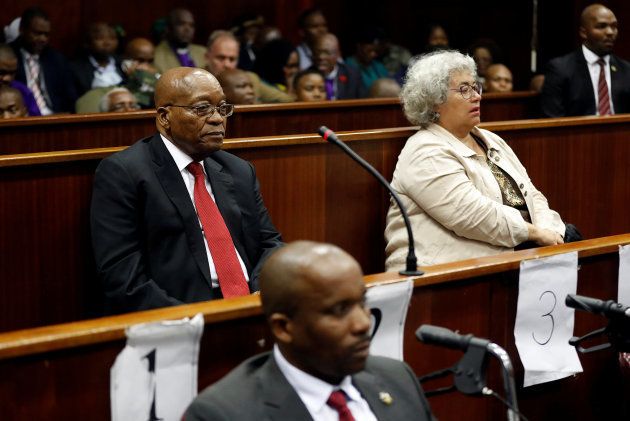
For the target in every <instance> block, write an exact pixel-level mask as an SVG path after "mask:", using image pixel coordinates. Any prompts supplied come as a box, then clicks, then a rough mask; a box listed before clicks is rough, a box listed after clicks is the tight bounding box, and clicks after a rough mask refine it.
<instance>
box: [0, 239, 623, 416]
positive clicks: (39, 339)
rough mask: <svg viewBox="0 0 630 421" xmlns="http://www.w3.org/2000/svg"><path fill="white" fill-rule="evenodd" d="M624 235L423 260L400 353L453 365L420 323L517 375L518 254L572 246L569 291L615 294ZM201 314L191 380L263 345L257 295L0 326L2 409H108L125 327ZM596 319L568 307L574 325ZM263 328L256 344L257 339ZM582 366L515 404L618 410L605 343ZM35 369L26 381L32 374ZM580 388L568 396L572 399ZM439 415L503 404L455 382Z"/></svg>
mask: <svg viewBox="0 0 630 421" xmlns="http://www.w3.org/2000/svg"><path fill="white" fill-rule="evenodd" d="M628 242H630V234H627V235H623V236H616V237H610V238H601V239H597V240H590V241H585V242H582V243H574V244H566V245H562V246H554V247H546V248H540V249H535V250H525V251H521V252H516V253H506V254H503V255H500V256H490V257H485V258H480V259H471V260H467V261H461V262H454V263H449V264H444V265H438V266H433V267H428V268H426V271H427V274H426V275H425V276H423V277H419V278H415V288H414V293H413V297H412V301H411V306H410V308H409V313H408V316H407V322H406V327H405V353H404V354H405V360H406V361H407V362H408V363H409V364H410V365H411V366H412V368H413V369H414V370H415V372H416V373H417V374H419V375H421V374H426V373H428V372H431V371H434V370H437V369H440V368H444V367H448V366H451V365H452V364H454V363H455V362H456V361H457V360H458V359H459V358H460V357H461V355H462V354H461V353H459V352H456V351H450V350H444V349H442V348H439V347H434V346H428V345H423V344H420V343H418V342H417V341H416V339H415V338H414V331H415V330H416V328H417V327H418V326H419V325H420V324H423V323H431V324H436V325H441V326H446V327H449V328H451V329H459V330H460V331H461V332H462V333H469V332H470V333H474V334H475V335H477V336H480V337H486V338H489V339H490V340H492V341H493V342H495V343H498V344H499V345H501V346H504V347H505V348H506V349H507V350H508V351H509V353H510V355H511V357H512V361H513V362H514V364H515V366H516V368H517V382H518V384H521V382H522V367H521V365H520V363H519V361H518V354H517V353H516V351H515V348H514V344H513V341H514V340H513V335H512V331H513V327H514V317H515V310H516V300H517V289H518V283H517V282H516V277H517V270H518V267H519V264H520V261H521V260H522V259H531V258H537V257H544V256H549V255H553V254H557V253H563V252H567V251H572V250H575V251H578V252H579V254H580V265H581V270H580V272H579V273H578V276H579V281H578V293H580V294H585V295H592V296H596V297H600V298H604V299H607V298H614V296H615V290H616V272H617V269H616V268H617V257H616V253H617V247H618V245H621V244H627V243H628ZM395 279H400V277H398V276H397V275H396V274H391V273H390V274H378V275H372V276H366V277H365V280H366V282H368V283H374V282H383V281H388V280H389V281H391V280H395ZM197 312H201V313H203V314H204V317H205V320H206V326H205V330H204V335H203V337H202V343H201V347H200V358H199V361H200V366H199V387H200V388H204V387H206V386H207V385H209V384H211V383H213V382H214V381H216V380H218V379H219V378H220V377H222V376H223V375H224V374H225V373H226V372H228V371H229V370H230V369H231V368H233V367H234V366H236V365H237V364H238V363H239V362H240V361H242V360H243V359H245V358H246V357H248V356H250V355H253V354H255V353H257V352H259V351H261V350H263V349H269V347H270V342H269V338H270V337H269V333H268V331H267V329H266V327H265V326H264V321H263V319H262V316H261V315H260V301H259V298H258V297H257V296H249V297H241V298H237V299H233V300H221V301H214V302H206V303H197V304H192V305H186V306H179V307H173V308H167V309H160V310H152V311H147V312H139V313H134V314H128V315H122V316H114V317H107V318H102V319H96V320H89V321H85V322H79V323H72V324H67V325H57V326H49V327H45V328H38V329H31V330H24V331H16V332H9V333H4V334H0V377H1V378H2V379H3V382H0V402H3V405H2V406H3V407H2V410H3V411H2V412H3V415H4V417H5V418H7V419H77V418H80V419H84V418H88V417H89V419H94V420H106V419H109V393H108V391H109V369H110V367H111V365H112V364H113V362H114V360H115V357H116V355H117V353H118V352H120V351H121V350H122V348H123V346H124V340H123V338H124V329H125V327H127V326H129V325H132V324H136V323H143V322H148V321H157V320H165V319H178V318H181V317H184V316H192V315H194V314H196V313H197ZM603 324H604V319H603V318H600V317H597V316H594V315H589V314H583V313H578V314H577V315H576V328H575V331H576V333H578V334H583V333H585V332H587V331H589V330H592V329H594V328H596V327H599V326H601V325H603ZM260 339H264V340H265V341H264V344H263V346H262V347H261V346H260V344H259V340H260ZM581 361H582V364H583V366H584V373H583V374H580V375H578V376H576V377H574V378H569V379H565V380H561V381H557V382H552V383H549V384H545V385H540V386H535V387H532V388H527V389H520V390H519V403H520V407H521V410H522V411H523V412H524V414H525V415H527V416H528V417H529V418H530V419H532V420H534V419H536V420H550V421H551V420H557V419H565V418H566V419H575V420H593V419H626V418H627V416H628V415H630V413H628V410H627V407H626V406H625V405H626V404H625V397H624V394H623V383H622V379H621V377H620V375H619V370H618V368H617V365H616V354H614V353H613V352H610V351H604V352H600V353H598V354H593V355H586V356H582V357H581ZM490 370H491V371H490V385H491V387H493V388H494V389H495V390H497V391H502V386H501V384H500V383H497V381H496V379H497V375H498V372H497V366H496V365H494V364H491V365H490ZM33 379H37V381H35V382H34V381H33ZM576 396H579V397H580V398H579V399H575V397H576ZM430 403H431V405H432V409H433V411H434V413H435V415H436V416H437V417H438V418H439V419H440V420H461V419H462V416H461V414H462V413H464V412H465V413H466V414H467V417H466V419H471V420H502V419H505V409H504V408H503V406H502V405H501V404H500V403H498V402H497V401H496V400H493V399H491V398H471V397H465V396H462V395H460V394H458V393H453V394H449V395H446V396H440V397H435V398H431V399H430Z"/></svg>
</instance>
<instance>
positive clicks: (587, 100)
mask: <svg viewBox="0 0 630 421" xmlns="http://www.w3.org/2000/svg"><path fill="white" fill-rule="evenodd" d="M575 60H576V62H577V65H576V66H575V69H576V70H575V71H576V72H577V73H578V77H579V78H578V80H579V81H580V84H579V86H570V87H569V89H571V90H572V91H573V95H572V96H573V97H575V98H576V101H579V100H580V98H582V99H581V101H584V106H585V107H587V108H586V113H587V114H596V113H597V104H596V103H595V91H594V89H597V87H593V80H592V79H591V73H590V72H589V70H588V63H587V62H586V59H585V58H584V52H582V50H581V49H580V50H579V51H576V53H575ZM571 108H575V106H571V105H570V104H569V105H568V107H567V109H571ZM580 108H581V107H580ZM574 114H580V113H575V112H574V113H571V114H570V115H574Z"/></svg>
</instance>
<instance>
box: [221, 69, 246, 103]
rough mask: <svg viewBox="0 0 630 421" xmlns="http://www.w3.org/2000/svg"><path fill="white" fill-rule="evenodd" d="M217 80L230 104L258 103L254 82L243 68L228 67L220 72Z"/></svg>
mask: <svg viewBox="0 0 630 421" xmlns="http://www.w3.org/2000/svg"><path fill="white" fill-rule="evenodd" d="M217 80H218V81H219V83H220V84H221V87H222V88H223V92H224V93H225V100H226V101H227V102H229V103H230V104H236V105H242V104H245V105H251V104H255V103H256V93H255V92H254V84H253V83H252V80H251V79H250V77H249V75H248V74H247V73H246V72H245V71H243V70H241V69H226V70H224V71H222V72H221V73H219V75H218V76H217Z"/></svg>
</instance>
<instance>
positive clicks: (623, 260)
mask: <svg viewBox="0 0 630 421" xmlns="http://www.w3.org/2000/svg"><path fill="white" fill-rule="evenodd" d="M617 302H619V303H622V304H625V305H630V244H628V245H625V246H619V291H618V292H617Z"/></svg>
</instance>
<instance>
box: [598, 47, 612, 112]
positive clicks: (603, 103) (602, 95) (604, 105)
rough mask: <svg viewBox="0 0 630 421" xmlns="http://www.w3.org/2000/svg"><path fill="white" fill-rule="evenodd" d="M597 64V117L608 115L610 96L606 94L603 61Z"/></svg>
mask: <svg viewBox="0 0 630 421" xmlns="http://www.w3.org/2000/svg"><path fill="white" fill-rule="evenodd" d="M597 64H599V83H598V84H597V94H598V96H599V103H598V104H597V111H599V115H609V114H612V113H611V112H610V95H609V94H608V84H607V83H606V69H605V68H604V66H605V65H606V62H605V61H604V59H601V58H600V59H599V60H598V61H597Z"/></svg>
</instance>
